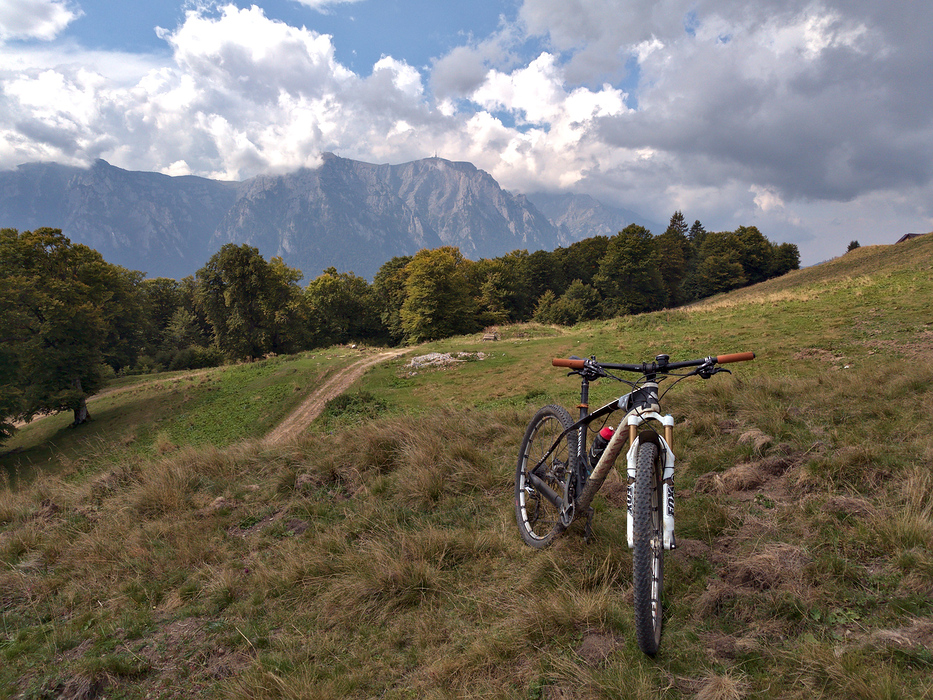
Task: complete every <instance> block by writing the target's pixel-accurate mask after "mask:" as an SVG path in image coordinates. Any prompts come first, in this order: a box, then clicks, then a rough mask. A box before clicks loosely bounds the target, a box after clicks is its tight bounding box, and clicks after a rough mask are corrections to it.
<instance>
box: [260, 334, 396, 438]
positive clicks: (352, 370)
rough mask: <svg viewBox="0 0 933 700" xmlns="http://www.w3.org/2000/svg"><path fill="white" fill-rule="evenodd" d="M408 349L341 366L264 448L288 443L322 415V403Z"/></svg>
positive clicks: (271, 432) (274, 432) (273, 432)
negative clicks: (375, 366)
mask: <svg viewBox="0 0 933 700" xmlns="http://www.w3.org/2000/svg"><path fill="white" fill-rule="evenodd" d="M410 349H411V348H401V349H396V350H388V351H386V352H381V353H379V354H378V355H373V356H371V357H366V358H364V359H362V360H359V361H357V362H354V363H353V364H352V365H349V366H347V367H344V368H343V369H342V370H340V371H339V372H337V374H335V375H334V376H332V377H329V378H328V379H327V381H326V382H324V384H322V385H321V386H320V387H319V388H318V389H317V390H316V391H314V392H312V393H311V395H310V396H308V398H307V399H305V400H304V401H303V402H302V404H301V405H300V406H299V407H298V408H297V409H295V411H294V412H293V413H292V414H291V415H290V416H288V418H286V419H285V420H283V421H282V422H281V423H280V424H279V425H278V427H276V428H273V429H272V430H271V431H270V432H269V433H268V434H267V435H266V437H265V439H264V442H265V443H266V444H267V445H274V444H277V443H280V442H284V441H286V440H289V439H291V438H293V437H295V436H296V435H298V434H299V433H301V431H302V430H304V429H305V427H306V426H307V425H308V424H309V423H310V422H311V421H313V420H314V419H315V418H317V417H318V416H319V415H321V411H323V410H324V404H326V403H327V402H328V401H330V400H331V399H333V398H335V397H337V396H340V394H342V393H343V392H344V391H346V390H347V389H348V388H349V387H350V385H351V384H353V382H355V381H356V380H357V379H359V378H360V377H362V376H363V374H364V373H365V372H366V370H367V369H369V368H370V367H372V366H373V365H376V364H379V363H380V362H385V361H386V360H388V359H390V358H393V357H398V356H399V355H404V354H405V353H406V352H408V351H409V350H410Z"/></svg>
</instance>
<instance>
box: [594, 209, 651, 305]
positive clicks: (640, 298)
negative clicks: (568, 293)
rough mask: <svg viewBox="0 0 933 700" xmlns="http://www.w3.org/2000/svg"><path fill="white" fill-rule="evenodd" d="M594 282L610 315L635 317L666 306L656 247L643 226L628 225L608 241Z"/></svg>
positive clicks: (649, 233)
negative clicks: (634, 315)
mask: <svg viewBox="0 0 933 700" xmlns="http://www.w3.org/2000/svg"><path fill="white" fill-rule="evenodd" d="M593 281H594V286H595V287H596V288H597V289H598V290H599V292H600V293H601V294H602V298H603V302H604V303H605V304H606V310H607V311H608V312H610V313H618V314H638V313H643V312H645V311H654V310H657V309H661V308H663V307H664V305H665V303H667V291H666V290H665V288H664V282H663V280H662V279H661V272H660V270H659V268H658V257H657V244H656V242H655V239H654V237H653V236H652V235H651V232H650V231H649V230H648V229H646V228H645V227H644V226H639V225H637V224H630V225H629V226H626V227H625V229H623V230H622V231H620V232H619V233H618V234H617V235H615V236H613V237H612V238H611V239H610V241H609V245H608V246H607V248H606V254H605V255H604V256H603V257H602V259H601V260H600V261H599V273H598V274H597V275H596V277H595V278H594V280H593Z"/></svg>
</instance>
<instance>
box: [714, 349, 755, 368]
mask: <svg viewBox="0 0 933 700" xmlns="http://www.w3.org/2000/svg"><path fill="white" fill-rule="evenodd" d="M754 359H755V353H753V352H735V353H732V354H731V355H720V356H719V357H717V358H716V362H718V363H719V364H721V365H724V364H726V363H727V362H745V361H747V360H754Z"/></svg>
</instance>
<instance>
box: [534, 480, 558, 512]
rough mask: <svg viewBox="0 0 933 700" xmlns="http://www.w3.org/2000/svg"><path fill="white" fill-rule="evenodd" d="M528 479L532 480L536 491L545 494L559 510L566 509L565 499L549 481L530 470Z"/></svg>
mask: <svg viewBox="0 0 933 700" xmlns="http://www.w3.org/2000/svg"><path fill="white" fill-rule="evenodd" d="M528 481H530V482H531V485H532V486H534V487H535V491H537V492H538V493H540V494H541V495H542V496H544V497H545V498H546V499H547V500H548V501H550V502H551V503H552V504H553V505H554V507H555V508H557V509H558V510H559V511H562V512H563V510H564V499H563V498H561V497H560V494H559V493H557V492H556V491H555V490H554V489H552V488H551V487H550V486H548V485H547V482H545V481H544V479H542V478H540V477H539V476H537V475H536V474H535V473H534V472H529V474H528Z"/></svg>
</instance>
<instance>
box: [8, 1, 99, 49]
mask: <svg viewBox="0 0 933 700" xmlns="http://www.w3.org/2000/svg"><path fill="white" fill-rule="evenodd" d="M81 14H82V13H81V10H80V8H78V7H75V6H73V5H72V3H70V2H67V1H63V0H4V2H3V3H0V43H3V42H5V41H9V40H10V39H41V40H43V41H51V40H52V39H54V38H55V37H56V36H58V34H59V33H60V32H61V31H62V30H63V29H64V28H65V27H66V26H68V24H70V23H71V22H72V21H73V20H75V19H77V18H78V17H80V16H81Z"/></svg>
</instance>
